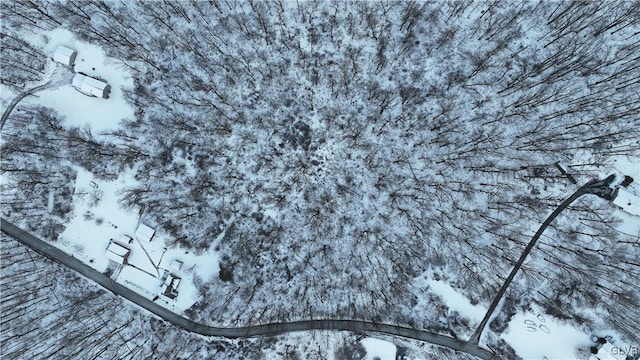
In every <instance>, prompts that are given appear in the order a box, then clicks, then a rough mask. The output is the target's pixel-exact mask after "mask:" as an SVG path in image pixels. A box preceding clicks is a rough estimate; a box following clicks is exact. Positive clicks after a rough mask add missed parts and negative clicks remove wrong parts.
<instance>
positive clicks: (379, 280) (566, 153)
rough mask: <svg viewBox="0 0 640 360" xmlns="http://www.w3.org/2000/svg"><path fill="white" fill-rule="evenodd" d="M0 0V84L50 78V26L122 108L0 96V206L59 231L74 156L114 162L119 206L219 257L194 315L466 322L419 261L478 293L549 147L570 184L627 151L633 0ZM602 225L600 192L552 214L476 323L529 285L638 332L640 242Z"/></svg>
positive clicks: (52, 233) (494, 327)
mask: <svg viewBox="0 0 640 360" xmlns="http://www.w3.org/2000/svg"><path fill="white" fill-rule="evenodd" d="M0 9H1V12H2V17H3V21H2V38H1V41H2V52H3V57H2V84H4V85H5V86H6V87H7V88H9V89H11V91H15V92H16V93H19V92H20V91H22V90H24V89H25V88H29V87H31V86H32V85H37V84H39V83H42V82H44V81H46V80H47V79H46V78H45V70H44V68H45V67H46V66H48V65H46V64H45V63H46V62H48V61H49V60H48V57H49V56H50V55H49V54H45V53H44V52H43V50H42V49H38V48H36V47H34V46H32V45H29V44H28V43H26V42H25V38H27V37H30V36H32V35H33V34H39V33H45V34H46V32H47V31H51V30H53V29H57V28H64V29H67V30H69V31H71V32H72V33H73V34H74V35H75V36H76V37H77V38H78V39H82V40H84V41H87V42H90V43H93V44H96V45H98V46H100V47H102V48H103V49H104V50H105V51H106V52H107V54H108V55H109V56H110V57H113V58H115V59H118V60H119V61H120V63H121V66H122V69H123V71H128V72H130V73H131V75H132V77H133V81H134V86H133V88H132V89H126V88H123V89H122V91H123V94H124V96H125V98H126V100H127V102H128V103H129V104H130V105H131V106H132V107H133V109H134V113H135V116H134V117H132V118H126V119H122V121H121V123H120V124H118V127H117V130H113V131H102V132H93V131H92V130H91V128H87V127H85V128H81V127H75V126H70V125H65V119H64V116H63V115H61V114H58V113H56V112H55V111H53V110H51V109H48V108H46V107H42V106H37V105H32V106H28V105H23V106H21V109H20V111H16V112H13V113H12V115H11V116H10V117H9V119H8V121H7V124H6V126H5V127H4V128H3V130H2V137H3V139H2V153H3V156H2V173H3V174H2V176H3V187H2V198H3V207H2V213H3V216H4V217H6V218H8V219H11V221H14V222H15V223H16V224H21V225H23V226H24V227H25V228H26V229H29V230H30V231H33V232H34V233H36V234H39V235H41V236H43V237H45V238H46V239H49V240H52V241H55V240H56V239H57V238H58V236H59V234H60V233H62V232H63V231H64V229H65V224H66V223H67V222H68V221H69V220H70V217H71V216H72V214H73V199H72V194H73V191H74V189H73V181H74V178H75V170H74V168H73V165H77V166H81V167H83V168H85V169H86V170H88V171H90V172H91V173H93V174H94V175H95V176H97V177H99V178H102V179H115V178H117V177H118V175H119V174H120V173H121V172H123V171H132V172H133V173H134V174H135V178H136V180H138V183H137V184H132V186H129V187H128V188H126V189H123V190H122V191H121V192H120V194H119V197H120V198H119V200H120V204H121V205H122V207H123V208H129V209H141V211H142V213H143V214H144V216H145V217H146V218H148V219H150V221H152V222H153V224H154V225H155V226H157V227H158V228H159V229H161V230H162V231H164V232H166V233H167V234H169V235H170V236H171V238H172V239H173V241H174V245H177V246H181V247H183V248H185V249H189V250H190V251H194V252H204V251H205V250H209V249H214V250H216V251H218V252H219V253H220V254H221V257H220V259H221V260H220V262H219V264H218V265H219V267H220V271H219V277H218V278H216V279H215V280H214V281H205V280H202V281H198V283H197V286H198V288H199V291H200V295H201V297H200V301H199V302H198V303H196V304H195V305H194V306H193V307H192V308H191V309H189V310H188V311H187V315H188V316H189V317H190V318H191V319H193V320H195V321H198V322H202V323H207V324H212V325H241V324H243V325H244V324H256V323H265V322H274V321H284V320H298V319H309V318H321V317H325V318H345V319H347V318H353V319H366V320H374V321H381V322H387V323H394V324H402V325H408V326H412V327H416V328H420V329H428V330H431V331H435V332H441V333H445V334H452V335H453V336H456V337H461V338H466V337H468V336H469V335H470V334H471V333H472V332H473V331H474V330H475V327H476V326H477V321H475V320H471V319H468V318H465V317H464V316H461V315H460V314H459V313H458V312H456V311H455V310H454V309H450V308H449V306H448V305H447V299H444V298H442V297H441V296H438V295H437V294H435V293H433V292H431V291H430V290H429V286H428V285H426V282H425V279H435V280H438V281H442V282H445V283H447V284H449V285H451V286H452V287H453V288H455V289H456V290H457V291H458V292H460V293H461V294H463V295H464V296H465V297H466V298H468V299H470V300H471V303H472V304H473V305H481V306H484V307H487V306H488V304H489V303H490V302H491V300H492V298H493V296H494V295H495V294H496V292H497V291H498V288H499V287H500V286H501V285H502V283H503V281H504V278H505V277H506V274H508V273H509V271H510V269H511V267H512V266H513V264H514V262H515V261H516V260H517V259H518V257H519V256H520V254H521V253H522V251H523V249H524V247H525V246H526V244H527V242H528V241H529V240H530V238H531V236H532V235H533V233H534V232H535V230H536V229H537V227H538V226H539V225H540V223H541V222H542V221H543V220H544V218H545V217H546V216H547V215H548V214H549V213H550V212H551V211H552V210H553V209H554V208H555V207H556V206H557V205H558V204H560V203H561V202H562V200H564V199H565V198H566V197H568V196H569V195H570V194H571V193H572V192H574V191H575V190H576V189H577V186H576V185H574V184H572V183H571V182H570V181H569V180H568V179H567V177H565V176H563V175H562V174H561V173H560V172H559V171H558V169H557V168H556V167H555V165H554V164H555V163H556V162H558V161H560V162H563V163H565V164H568V167H569V168H570V169H571V173H572V175H573V176H574V177H575V178H576V179H577V180H578V184H579V185H581V184H583V183H585V182H587V181H588V180H591V179H592V178H596V177H601V176H602V175H605V174H609V173H611V172H612V171H614V170H615V161H616V160H617V159H626V160H627V161H629V160H630V161H635V162H636V163H637V161H638V160H637V159H638V158H639V157H640V142H639V141H638V139H639V138H640V126H639V125H640V122H639V118H640V116H639V115H640V93H639V92H638V84H639V83H640V61H639V60H640V3H638V2H633V1H628V2H621V1H604V2H534V1H517V2H503V1H499V2H487V1H478V2H474V1H456V2H453V1H448V2H438V3H428V2H422V1H417V2H416V1H403V2H393V1H375V2H342V1H334V2H311V1H310V2H307V1H303V2H294V1H278V2H267V1H264V2H263V1H247V2H236V1H220V2H204V1H180V2H173V1H165V2H158V1H142V2H129V1H106V2H101V1H70V2H49V1H38V0H37V1H21V2H8V1H5V2H1V3H0ZM5 54H6V55H5ZM43 60H44V61H43ZM3 107H4V104H3ZM114 126H115V125H114ZM619 223H620V220H619V219H618V218H617V217H616V214H615V212H614V210H613V207H612V205H611V204H610V203H608V202H606V201H604V200H602V199H600V198H595V197H584V198H583V200H581V201H579V202H577V203H576V204H574V205H573V206H571V207H570V208H569V209H567V210H566V211H565V212H563V214H562V215H561V216H560V217H559V218H558V220H557V221H556V222H555V223H554V224H553V225H552V227H551V228H550V229H549V230H547V232H545V234H544V236H543V237H542V238H541V239H540V242H539V244H538V246H537V248H536V250H534V251H533V252H532V253H531V255H530V258H529V260H528V261H527V262H526V263H525V265H524V266H523V268H522V269H521V273H519V275H518V277H517V278H516V281H515V282H514V283H513V284H512V285H511V288H510V290H509V292H508V293H507V298H506V301H505V305H504V306H503V308H502V309H501V312H500V314H499V315H498V316H497V318H496V320H495V321H493V322H492V323H490V330H491V331H492V333H493V335H492V334H490V335H489V339H488V340H487V341H488V342H490V343H492V344H493V345H495V344H496V342H497V341H498V340H497V339H498V335H499V334H500V333H501V332H502V331H503V330H504V329H505V328H506V326H507V323H508V321H509V319H510V318H511V317H512V316H513V315H514V314H515V313H516V312H517V311H521V310H526V309H528V308H529V306H530V305H531V304H536V305H537V306H540V307H541V308H543V309H544V310H545V312H546V313H547V314H550V315H553V316H555V317H556V318H559V319H563V320H566V321H567V322H569V323H571V324H572V325H574V326H575V327H577V328H579V329H581V330H583V331H585V332H587V333H591V332H595V331H598V330H599V329H613V330H615V331H617V332H619V333H620V334H622V336H624V337H625V338H626V339H627V340H628V341H629V342H632V343H635V344H637V343H639V342H640V339H639V338H638V335H637V334H640V327H639V325H638V322H637V321H636V320H637V319H636V318H637V316H634V314H635V312H636V310H637V309H638V308H639V307H640V293H639V291H638V288H640V283H639V280H638V279H640V264H639V263H638V254H639V253H640V240H639V237H638V234H631V235H630V234H625V233H622V232H620V231H619V230H618V228H617V226H618V225H619ZM216 239H218V240H216ZM214 240H216V241H214ZM56 281H58V280H56ZM92 291H93V292H92V293H95V291H94V290H92ZM88 299H89V300H87V301H93V302H97V303H96V304H95V306H106V305H105V304H106V303H107V302H108V301H112V302H118V303H119V302H120V300H118V299H115V298H113V299H111V298H110V299H109V300H105V298H104V296H100V297H94V300H91V297H88ZM80 300H81V299H80V298H78V301H80ZM127 311H129V310H127ZM98 320H99V319H97V320H96V321H98ZM120 326H127V325H126V322H123V323H121V324H119V325H114V327H113V328H115V329H117V328H119V327H120ZM127 336H130V335H127ZM176 336H177V335H176ZM184 339H185V340H182V341H191V340H186V339H187V337H184Z"/></svg>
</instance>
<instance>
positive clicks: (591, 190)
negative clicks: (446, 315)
mask: <svg viewBox="0 0 640 360" xmlns="http://www.w3.org/2000/svg"><path fill="white" fill-rule="evenodd" d="M614 179H615V176H613V175H611V176H609V177H608V178H606V179H604V180H591V181H589V182H588V183H587V184H585V185H583V186H581V187H580V188H579V189H578V190H576V192H574V193H573V194H572V195H571V196H569V197H568V198H567V199H566V200H565V201H563V202H562V203H561V204H560V205H558V207H557V208H556V209H555V210H554V211H553V212H552V213H551V215H549V216H548V217H547V219H546V220H545V221H544V222H543V223H542V225H540V228H538V231H537V232H536V233H535V235H533V237H532V238H531V241H529V244H528V245H527V247H526V248H525V249H524V252H523V253H522V255H520V259H518V262H517V263H516V264H515V265H514V266H513V269H512V270H511V273H510V274H509V276H508V277H507V278H506V280H505V281H504V284H502V287H501V288H500V291H498V293H497V294H496V297H495V298H494V299H493V301H492V302H491V305H490V306H489V309H487V313H486V314H485V316H484V318H483V319H482V321H481V322H480V325H478V329H477V330H476V331H475V333H474V334H473V335H472V336H471V339H469V342H470V343H472V344H478V343H479V342H480V337H481V335H482V331H483V330H484V328H485V326H486V325H487V322H488V321H489V318H491V315H492V314H493V312H494V311H495V309H496V307H498V304H499V303H500V300H501V299H502V297H503V296H504V293H505V292H506V291H507V288H508V287H509V285H510V284H511V282H512V281H513V278H514V277H515V276H516V273H517V272H518V270H519V269H520V267H521V266H522V264H523V263H524V260H525V259H526V257H527V255H529V253H530V252H531V250H532V249H533V247H534V246H535V245H536V242H538V239H539V238H540V236H541V235H542V233H543V232H544V230H545V229H546V228H547V227H548V226H549V225H550V224H551V222H552V221H553V220H554V219H555V218H556V217H557V216H558V215H559V214H560V213H561V212H562V211H563V210H564V209H566V208H567V207H568V206H569V205H571V204H572V203H573V202H574V201H576V200H578V198H580V197H581V196H583V195H587V194H591V195H597V196H599V197H601V198H603V199H605V200H611V199H612V197H613V189H612V188H611V187H610V186H609V185H610V184H611V183H612V182H613V180H614Z"/></svg>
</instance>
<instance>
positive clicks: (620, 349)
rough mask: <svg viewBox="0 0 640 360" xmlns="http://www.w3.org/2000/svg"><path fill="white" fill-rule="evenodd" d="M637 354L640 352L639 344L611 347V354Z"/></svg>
mask: <svg viewBox="0 0 640 360" xmlns="http://www.w3.org/2000/svg"><path fill="white" fill-rule="evenodd" d="M636 354H638V345H633V346H612V347H611V355H636Z"/></svg>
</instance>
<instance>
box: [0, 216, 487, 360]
mask: <svg viewBox="0 0 640 360" xmlns="http://www.w3.org/2000/svg"><path fill="white" fill-rule="evenodd" d="M0 225H1V226H0V227H1V228H2V232H4V233H5V234H7V235H9V236H12V237H14V238H16V239H17V240H18V241H20V242H21V243H23V244H25V245H26V246H28V247H30V248H32V249H34V250H35V251H37V252H39V253H41V254H42V255H44V256H46V257H48V258H50V259H52V260H54V261H56V262H58V263H61V264H62V265H65V266H67V267H69V268H71V269H73V270H75V271H77V272H78V273H80V274H81V275H83V276H84V277H86V278H87V279H89V280H92V281H94V282H96V283H98V284H99V285H100V286H102V287H103V288H105V289H107V290H109V291H111V292H112V293H114V294H117V295H120V296H122V297H123V298H125V299H128V300H129V301H131V302H133V303H135V304H137V305H139V306H141V307H143V308H145V309H147V310H148V311H150V312H151V313H153V314H155V315H157V316H159V317H161V318H162V319H164V320H166V321H168V322H170V323H172V324H174V325H176V326H179V327H181V328H183V329H186V330H187V331H191V332H194V333H198V334H201V335H207V336H223V337H228V338H239V337H255V336H265V335H276V334H282V333H287V332H294V331H307V330H349V331H354V332H363V333H372V334H375V333H378V334H386V335H395V336H401V337H405V338H410V339H416V340H421V341H425V342H429V343H431V344H434V345H439V346H444V347H448V348H451V349H454V350H457V351H460V352H464V353H467V354H470V355H474V356H477V357H479V358H481V359H495V358H496V357H495V356H494V354H493V353H491V352H490V351H488V350H485V349H482V348H480V347H479V346H478V345H476V344H472V343H469V342H465V341H460V340H457V339H454V338H452V337H448V336H444V335H439V334H434V333H431V332H428V331H423V330H417V329H412V328H408V327H403V326H397V325H390V324H380V323H375V322H370V321H362V320H333V319H320V320H302V321H294V322H286V323H273V324H264V325H255V326H245V327H237V328H220V327H213V326H207V325H204V324H199V323H196V322H193V321H191V320H189V319H186V318H184V317H182V316H179V315H178V314H176V313H174V312H172V311H170V310H169V309H166V308H164V307H162V306H160V305H158V304H156V303H154V302H152V301H150V300H148V299H146V298H145V297H143V296H142V295H139V294H138V293H136V292H134V291H132V290H130V289H128V288H126V287H124V286H123V285H121V284H119V283H117V282H115V281H114V280H113V279H111V278H110V277H108V276H106V275H105V274H103V273H101V272H99V271H97V270H95V269H93V268H91V267H90V266H88V265H86V264H85V263H83V262H82V261H80V260H79V259H76V258H74V257H73V256H71V255H69V254H67V253H65V252H64V251H62V250H60V249H58V248H57V247H55V246H53V245H51V244H49V243H47V242H45V241H43V240H40V239H39V238H37V237H35V236H33V235H32V234H30V233H28V232H26V231H24V230H22V229H20V228H18V227H17V226H15V225H13V224H12V223H11V222H9V221H8V220H6V219H4V218H2V219H1V222H0Z"/></svg>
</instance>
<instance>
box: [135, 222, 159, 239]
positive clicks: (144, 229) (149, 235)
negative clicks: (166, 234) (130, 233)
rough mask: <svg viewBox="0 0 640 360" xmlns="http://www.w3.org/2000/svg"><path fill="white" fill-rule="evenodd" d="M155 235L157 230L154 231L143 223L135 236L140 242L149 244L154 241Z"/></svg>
mask: <svg viewBox="0 0 640 360" xmlns="http://www.w3.org/2000/svg"><path fill="white" fill-rule="evenodd" d="M155 233H156V230H155V229H152V228H151V227H149V226H147V225H145V224H142V223H141V224H140V226H138V230H136V234H135V235H136V238H137V239H138V240H139V241H142V242H149V241H151V239H153V235H155Z"/></svg>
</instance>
